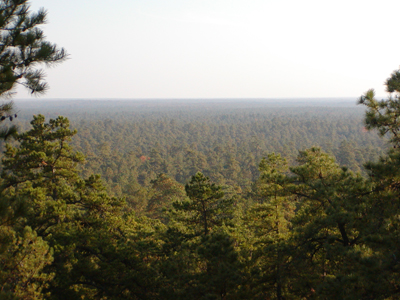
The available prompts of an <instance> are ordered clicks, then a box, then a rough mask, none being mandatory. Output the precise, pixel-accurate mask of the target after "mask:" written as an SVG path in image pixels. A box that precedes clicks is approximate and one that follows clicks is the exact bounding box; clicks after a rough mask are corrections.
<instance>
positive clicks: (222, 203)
mask: <svg viewBox="0 0 400 300" xmlns="http://www.w3.org/2000/svg"><path fill="white" fill-rule="evenodd" d="M185 190H186V194H187V196H188V197H189V200H187V201H182V202H174V203H173V208H174V211H173V213H174V215H175V218H176V220H179V221H180V222H183V223H184V224H186V226H187V227H188V228H190V229H191V230H192V232H193V234H194V235H207V234H208V233H209V232H210V230H213V228H214V227H217V226H221V225H223V224H224V223H226V222H227V221H229V219H230V217H231V207H232V199H224V198H223V197H224V192H223V191H222V188H221V187H220V186H218V185H216V184H215V183H211V181H210V178H208V177H206V176H204V175H203V174H202V173H200V172H198V173H197V174H196V175H194V176H193V177H192V179H191V180H190V182H189V183H187V184H186V186H185Z"/></svg>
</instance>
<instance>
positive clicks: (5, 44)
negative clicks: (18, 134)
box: [0, 0, 67, 96]
mask: <svg viewBox="0 0 400 300" xmlns="http://www.w3.org/2000/svg"><path fill="white" fill-rule="evenodd" d="M45 22H46V11H45V10H43V9H41V10H39V11H38V12H37V13H31V12H30V10H29V4H28V1H27V0H22V1H21V0H4V1H2V2H1V3H0V31H1V35H0V66H1V67H0V95H2V96H4V95H5V94H7V93H9V92H10V91H11V90H12V89H13V88H14V87H15V84H16V83H20V84H22V85H23V86H25V87H26V88H27V89H29V90H30V91H31V92H32V93H43V92H45V91H46V88H47V85H46V83H45V82H44V81H43V77H44V73H43V71H42V70H41V69H38V68H37V66H38V65H39V64H46V65H54V64H56V63H59V62H62V61H63V60H65V58H66V57H67V54H66V53H65V51H64V49H59V48H58V47H57V46H56V45H54V44H51V43H49V42H47V41H46V40H45V36H44V33H43V31H42V30H41V29H40V25H42V24H44V23H45Z"/></svg>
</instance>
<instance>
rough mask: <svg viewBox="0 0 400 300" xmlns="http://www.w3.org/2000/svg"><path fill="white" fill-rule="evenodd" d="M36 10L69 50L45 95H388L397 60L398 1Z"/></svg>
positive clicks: (167, 1)
mask: <svg viewBox="0 0 400 300" xmlns="http://www.w3.org/2000/svg"><path fill="white" fill-rule="evenodd" d="M31 5H32V6H31V7H32V10H37V9H38V8H40V7H44V8H45V9H47V10H48V20H49V22H48V24H47V25H45V26H43V29H44V32H45V34H46V35H47V38H48V40H49V41H51V42H54V43H57V44H58V45H59V46H62V47H64V48H65V49H66V50H67V51H68V53H70V59H69V60H68V61H66V62H64V63H63V64H61V65H59V66H57V67H56V68H51V69H48V70H47V71H46V73H47V75H48V76H47V81H48V83H49V85H50V90H49V91H48V93H47V95H46V96H44V97H43V98H243V97H250V98H275V97H358V96H360V95H361V94H362V93H364V92H365V91H366V90H368V89H369V88H374V89H375V90H376V91H377V93H378V94H379V95H382V96H384V95H386V93H385V90H384V85H383V83H384V81H385V79H386V78H387V77H389V76H390V74H391V72H392V71H393V70H395V69H397V68H399V64H400V39H399V36H398V34H399V25H398V13H399V11H400V1H398V0H380V1H377V0H374V1H372V0H346V1H342V0H335V1H325V0H315V1H314V0H302V1H300V0H279V1H278V0H246V1H245V0H141V1H139V0H114V1H111V0H107V1H106V0H32V1H31ZM16 97H17V98H26V97H28V93H27V92H25V91H23V92H19V93H18V95H17V96H16Z"/></svg>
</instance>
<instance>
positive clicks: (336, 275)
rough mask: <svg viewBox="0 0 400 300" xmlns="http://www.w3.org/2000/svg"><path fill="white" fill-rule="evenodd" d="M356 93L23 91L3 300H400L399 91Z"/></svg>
mask: <svg viewBox="0 0 400 300" xmlns="http://www.w3.org/2000/svg"><path fill="white" fill-rule="evenodd" d="M360 102H361V104H363V105H359V106H356V105H355V101H344V102H341V99H336V100H334V99H330V100H326V99H325V101H321V100H320V101H319V102H313V101H312V100H310V101H309V102H308V103H307V104H306V103H301V102H288V101H282V102H280V103H279V102H277V101H272V100H271V101H266V100H264V101H261V100H259V101H251V100H249V101H245V100H240V101H239V100H235V101H234V100H232V101H228V100H223V101H222V100H213V101H211V100H208V101H201V100H196V101H194V100H192V101H188V102H187V103H186V104H185V103H182V102H180V101H177V100H164V101H161V100H159V101H156V100H153V101H150V102H145V101H131V102H129V101H112V100H110V101H100V100H98V101H84V100H82V101H66V100H64V101H52V102H47V101H44V102H41V101H39V102H31V101H28V102H27V101H22V100H21V101H16V104H15V105H16V108H15V109H16V110H18V116H17V118H15V116H14V118H13V120H12V123H11V120H8V123H9V124H16V125H18V127H19V133H15V134H14V135H13V138H9V139H8V140H7V141H6V142H4V143H3V146H2V147H3V149H4V153H3V155H2V162H3V166H2V173H1V178H2V180H1V193H2V208H1V212H2V215H1V216H2V223H1V224H3V225H2V241H3V242H2V244H3V245H4V247H3V250H2V252H1V260H0V263H1V265H2V268H1V270H2V271H1V273H0V280H1V284H2V291H1V295H2V298H5V299H14V298H15V299H187V298H189V297H190V298H194V299H395V298H397V296H398V294H399V292H398V288H397V285H398V280H397V279H396V278H397V277H398V273H397V272H398V271H397V265H398V261H397V257H398V256H399V255H400V253H398V249H399V248H398V245H397V243H398V242H397V241H398V238H397V234H398V230H397V226H398V210H399V207H398V200H397V199H398V195H397V193H398V191H397V190H398V189H397V184H398V183H397V182H398V181H397V180H396V176H397V175H396V174H397V169H398V167H397V164H398V160H397V159H398V155H399V153H398V150H397V147H398V138H397V130H398V125H397V122H398V121H397V111H398V105H399V104H398V103H399V101H398V100H397V98H396V99H389V100H385V101H382V102H378V101H376V100H375V99H374V95H373V92H372V91H370V92H369V93H367V94H366V95H365V96H363V97H361V99H360ZM40 113H42V114H40ZM59 114H62V115H66V116H68V118H69V119H70V120H71V121H69V119H67V118H66V117H61V116H57V115H59ZM32 115H33V120H31V119H32ZM46 117H47V120H46ZM29 120H30V121H29ZM70 122H71V124H70ZM75 128H76V129H77V130H75ZM374 128H377V129H378V131H379V132H378V133H380V134H377V132H375V131H374V130H372V129H374ZM77 150H79V151H77ZM374 161H375V162H374ZM378 275H379V276H378Z"/></svg>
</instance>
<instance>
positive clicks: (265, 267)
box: [245, 153, 294, 299]
mask: <svg viewBox="0 0 400 300" xmlns="http://www.w3.org/2000/svg"><path fill="white" fill-rule="evenodd" d="M259 169H260V178H259V180H258V182H257V183H256V187H257V194H258V195H257V196H258V198H259V199H261V203H258V204H256V205H254V206H253V207H251V208H250V210H249V211H248V212H247V214H246V216H245V220H246V225H247V227H248V228H249V230H250V231H251V232H252V233H253V239H252V248H253V249H254V252H253V254H252V257H251V259H252V273H253V276H252V282H253V286H254V287H253V290H254V291H255V293H256V295H257V296H256V297H272V298H274V299H275V298H276V299H285V294H287V289H286V288H285V283H286V282H287V281H288V278H287V277H288V276H287V274H285V272H286V271H285V266H286V265H287V263H288V259H289V255H288V253H287V246H286V242H287V240H288V238H289V231H290V229H291V222H290V221H291V218H292V217H293V215H294V204H293V199H292V198H293V197H290V196H291V195H290V193H289V191H288V188H287V186H286V185H287V180H286V174H285V173H287V171H288V167H287V163H286V160H285V159H283V158H282V157H281V156H280V155H279V154H278V155H276V154H275V153H272V154H269V155H268V157H267V158H263V159H262V161H261V163H260V166H259ZM285 281H286V282H285Z"/></svg>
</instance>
